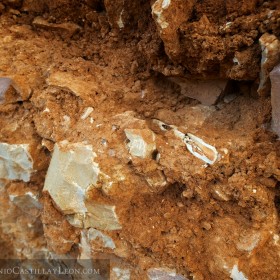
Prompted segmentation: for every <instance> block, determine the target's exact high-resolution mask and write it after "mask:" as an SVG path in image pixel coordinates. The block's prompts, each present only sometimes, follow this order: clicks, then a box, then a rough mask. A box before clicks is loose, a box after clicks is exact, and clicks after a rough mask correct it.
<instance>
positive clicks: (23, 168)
mask: <svg viewBox="0 0 280 280" xmlns="http://www.w3.org/2000/svg"><path fill="white" fill-rule="evenodd" d="M32 172H33V160H32V157H31V155H30V153H29V145H28V144H7V143H0V179H7V180H22V181H24V182H28V181H29V180H30V176H31V173H32Z"/></svg>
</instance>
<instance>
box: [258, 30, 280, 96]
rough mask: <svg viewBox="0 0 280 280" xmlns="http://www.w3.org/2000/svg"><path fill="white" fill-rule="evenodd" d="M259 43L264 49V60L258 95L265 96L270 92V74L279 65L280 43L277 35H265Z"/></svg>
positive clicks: (262, 60) (262, 61)
mask: <svg viewBox="0 0 280 280" xmlns="http://www.w3.org/2000/svg"><path fill="white" fill-rule="evenodd" d="M259 43H260V46H261V49H262V59H261V71H260V84H259V88H258V93H259V94H261V95H263V94H266V93H268V91H269V82H268V81H269V80H268V79H269V72H270V71H271V70H272V69H273V67H274V66H275V65H276V64H277V63H279V59H280V53H279V52H280V41H279V40H278V39H277V37H276V36H275V35H273V34H268V33H265V34H263V35H262V36H261V37H260V39H259Z"/></svg>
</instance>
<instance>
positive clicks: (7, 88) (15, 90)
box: [0, 77, 31, 104]
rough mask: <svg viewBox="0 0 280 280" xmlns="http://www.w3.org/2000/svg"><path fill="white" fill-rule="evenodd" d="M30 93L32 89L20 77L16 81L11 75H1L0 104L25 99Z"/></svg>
mask: <svg viewBox="0 0 280 280" xmlns="http://www.w3.org/2000/svg"><path fill="white" fill-rule="evenodd" d="M30 95H31V89H30V88H29V87H28V86H27V85H26V84H24V83H23V82H22V81H21V80H20V79H18V81H15V80H14V79H12V78H9V77H0V104H3V103H6V104H8V103H15V102H18V101H24V100H27V99H28V98H29V97H30Z"/></svg>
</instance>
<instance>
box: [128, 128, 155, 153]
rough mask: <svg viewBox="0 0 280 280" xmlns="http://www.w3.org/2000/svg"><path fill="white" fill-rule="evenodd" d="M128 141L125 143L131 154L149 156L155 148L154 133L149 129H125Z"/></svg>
mask: <svg viewBox="0 0 280 280" xmlns="http://www.w3.org/2000/svg"><path fill="white" fill-rule="evenodd" d="M124 131H125V134H126V137H127V139H128V140H129V143H128V144H127V146H128V149H129V152H130V154H131V155H132V156H135V157H140V158H146V157H151V155H152V153H153V152H154V151H155V150H156V144H155V134H154V133H153V132H152V131H151V130H149V129H125V130H124Z"/></svg>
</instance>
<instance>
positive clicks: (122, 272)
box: [111, 266, 130, 280]
mask: <svg viewBox="0 0 280 280" xmlns="http://www.w3.org/2000/svg"><path fill="white" fill-rule="evenodd" d="M111 280H130V270H129V269H123V268H119V267H116V266H115V267H113V268H112V273H111Z"/></svg>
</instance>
